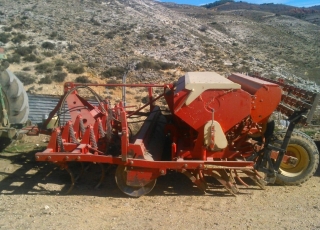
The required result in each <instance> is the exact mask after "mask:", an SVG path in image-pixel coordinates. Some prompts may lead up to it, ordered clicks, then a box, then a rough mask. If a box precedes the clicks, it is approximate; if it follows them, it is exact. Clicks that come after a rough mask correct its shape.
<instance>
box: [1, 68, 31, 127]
mask: <svg viewBox="0 0 320 230" xmlns="http://www.w3.org/2000/svg"><path fill="white" fill-rule="evenodd" d="M0 85H1V88H2V93H3V95H4V103H5V106H6V110H7V113H8V117H9V122H10V123H11V124H18V123H25V122H26V121H27V120H28V115H29V105H28V95H27V93H26V91H25V90H24V88H23V84H22V83H21V81H20V80H19V79H18V78H17V77H16V76H15V75H14V74H13V73H12V72H10V71H9V70H4V71H0ZM0 114H1V113H0ZM0 116H1V115H0Z"/></svg>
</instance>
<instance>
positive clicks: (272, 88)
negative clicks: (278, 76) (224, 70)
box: [229, 73, 282, 123]
mask: <svg viewBox="0 0 320 230" xmlns="http://www.w3.org/2000/svg"><path fill="white" fill-rule="evenodd" d="M229 80H231V81H233V82H235V83H238V84H240V85H241V89H243V90H245V91H247V92H248V93H250V94H251V95H252V96H253V97H252V104H251V118H252V120H253V121H254V122H257V123H260V122H264V121H266V120H267V119H268V118H269V116H270V115H271V114H272V112H273V111H275V110H276V108H277V106H278V104H279V103H280V101H281V95H282V92H281V88H280V86H279V85H277V84H274V83H271V82H267V81H264V80H261V79H258V78H254V77H250V76H246V75H243V74H240V73H233V74H232V75H231V76H229Z"/></svg>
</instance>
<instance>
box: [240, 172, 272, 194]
mask: <svg viewBox="0 0 320 230" xmlns="http://www.w3.org/2000/svg"><path fill="white" fill-rule="evenodd" d="M243 173H245V174H246V175H247V176H248V177H249V178H250V179H251V180H252V181H253V182H254V183H255V184H256V185H258V186H259V187H260V188H261V189H263V190H264V189H266V182H265V181H264V180H263V177H262V176H261V175H259V173H258V172H257V171H256V170H253V171H248V170H243Z"/></svg>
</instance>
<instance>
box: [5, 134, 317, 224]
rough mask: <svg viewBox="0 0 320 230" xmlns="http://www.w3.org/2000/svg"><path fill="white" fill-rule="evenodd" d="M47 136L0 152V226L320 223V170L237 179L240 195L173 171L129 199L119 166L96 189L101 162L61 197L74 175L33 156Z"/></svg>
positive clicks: (88, 169)
mask: <svg viewBox="0 0 320 230" xmlns="http://www.w3.org/2000/svg"><path fill="white" fill-rule="evenodd" d="M44 139H45V138H44V137H43V136H42V137H40V138H38V139H37V141H35V142H34V141H33V142H29V141H24V143H20V144H19V143H13V144H12V145H11V146H9V147H8V148H6V150H5V151H4V152H2V153H0V181H1V182H0V229H320V170H319V169H318V171H317V172H316V175H315V176H314V177H312V178H311V179H310V180H309V181H307V182H306V183H304V184H303V185H302V186H295V187H286V186H267V188H266V190H261V189H260V188H258V187H257V186H254V185H253V183H250V181H248V180H246V182H248V183H250V187H249V188H246V187H244V186H240V185H239V187H240V191H241V193H240V194H238V195H237V196H236V197H234V196H232V195H230V194H228V192H227V191H226V190H225V189H224V188H222V187H221V186H219V184H218V183H217V182H216V181H214V180H212V181H210V182H212V183H213V184H211V185H210V187H209V190H208V192H207V193H206V194H202V193H201V192H200V191H199V190H198V189H197V188H196V187H195V186H193V184H192V183H191V182H190V181H189V179H188V178H187V177H185V176H184V175H181V174H178V173H175V172H171V173H169V174H168V175H166V176H163V177H160V178H159V179H158V181H157V184H156V186H155V188H154V190H153V191H152V192H151V193H150V194H149V195H146V196H143V197H140V198H130V197H127V196H126V195H124V194H122V192H121V191H120V190H119V189H118V188H117V185H116V183H115V181H114V173H115V168H114V167H111V168H108V170H107V171H106V177H105V178H104V180H103V183H102V185H101V186H100V187H99V188H98V189H95V188H94V186H95V184H96V183H97V181H98V180H99V176H100V175H99V174H100V168H99V167H98V166H97V165H90V166H89V167H88V168H87V167H86V173H85V174H84V175H83V176H82V177H80V179H79V180H78V182H77V184H76V186H75V188H74V190H73V191H72V193H71V194H70V195H61V194H60V191H61V189H63V188H64V187H65V186H66V185H68V184H69V176H68V174H67V173H66V172H65V171H62V170H59V169H55V166H54V165H53V164H46V163H42V162H35V161H34V153H35V152H37V151H40V150H41V148H43V146H45V143H44V142H43V141H44ZM37 145H38V146H37ZM104 167H105V168H107V165H105V166H104ZM79 168H80V167H79ZM79 168H78V169H79ZM76 169H77V168H76V167H75V166H74V168H73V170H75V171H74V172H76V171H77V170H76ZM78 171H80V170H78Z"/></svg>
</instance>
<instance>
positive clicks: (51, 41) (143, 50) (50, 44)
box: [0, 0, 320, 94]
mask: <svg viewBox="0 0 320 230" xmlns="http://www.w3.org/2000/svg"><path fill="white" fill-rule="evenodd" d="M319 38H320V27H319V26H318V25H315V24H312V23H310V22H307V21H304V20H300V19H297V18H293V17H290V16H283V15H278V14H274V13H270V12H263V11H255V10H229V11H216V10H210V9H205V8H202V7H194V6H186V5H177V4H170V3H159V2H156V1H152V0H64V1H62V0H20V1H12V0H1V1H0V42H2V46H4V47H5V49H6V52H7V56H8V61H9V62H10V67H9V69H11V70H12V71H14V72H15V73H16V74H17V75H18V77H20V79H21V80H22V81H23V82H24V83H25V86H26V88H27V90H28V91H29V92H32V93H42V94H58V93H61V87H60V85H61V84H62V82H64V81H78V82H101V83H102V82H103V83H104V82H115V81H121V78H122V76H123V74H124V73H126V72H127V73H128V75H127V76H128V80H127V81H128V82H172V81H174V80H176V79H177V78H178V77H179V76H181V75H182V74H183V73H184V72H185V71H216V72H219V73H221V74H228V73H230V72H233V71H239V72H261V73H263V74H265V75H268V76H270V77H275V76H280V75H283V74H284V75H286V76H291V75H292V74H294V75H296V76H297V77H301V78H307V79H314V80H318V79H317V77H319V76H320V69H319V68H320V66H319V63H320V60H319V59H320V55H318V54H319V51H320V42H319ZM100 93H102V94H104V93H106V92H100Z"/></svg>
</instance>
